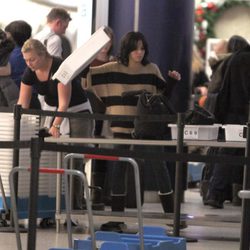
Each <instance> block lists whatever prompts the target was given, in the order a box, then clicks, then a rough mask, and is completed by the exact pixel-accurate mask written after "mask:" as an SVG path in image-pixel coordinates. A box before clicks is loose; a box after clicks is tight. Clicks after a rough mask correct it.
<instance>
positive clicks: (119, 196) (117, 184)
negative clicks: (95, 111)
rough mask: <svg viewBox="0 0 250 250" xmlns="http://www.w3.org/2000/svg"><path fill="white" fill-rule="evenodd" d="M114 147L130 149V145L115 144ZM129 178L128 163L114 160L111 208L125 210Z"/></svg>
mask: <svg viewBox="0 0 250 250" xmlns="http://www.w3.org/2000/svg"><path fill="white" fill-rule="evenodd" d="M114 149H129V145H114ZM126 178H127V163H126V162H120V161H114V162H113V166H112V187H111V209H112V211H124V209H125V197H126V194H127V190H126Z"/></svg>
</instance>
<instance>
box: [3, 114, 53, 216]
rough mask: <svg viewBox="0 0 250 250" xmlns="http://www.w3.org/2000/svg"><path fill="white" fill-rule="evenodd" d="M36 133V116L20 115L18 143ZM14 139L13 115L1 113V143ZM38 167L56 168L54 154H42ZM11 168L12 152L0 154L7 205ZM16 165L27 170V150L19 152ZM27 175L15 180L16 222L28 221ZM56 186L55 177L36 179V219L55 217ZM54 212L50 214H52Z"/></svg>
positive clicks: (5, 151)
mask: <svg viewBox="0 0 250 250" xmlns="http://www.w3.org/2000/svg"><path fill="white" fill-rule="evenodd" d="M38 129H39V118H38V116H32V115H22V118H21V128H20V140H21V141H28V140H30V139H31V138H32V137H35V136H37V133H38ZM13 136H14V118H13V113H0V141H12V140H13ZM40 162H41V166H43V167H49V168H51V167H54V168H55V167H56V154H55V153H53V152H47V151H44V152H42V154H41V159H40ZM12 164H13V149H1V150H0V174H1V177H2V181H3V187H4V191H5V195H6V200H7V205H8V206H9V205H10V189H9V180H8V177H9V173H10V171H11V169H12ZM19 165H20V166H26V167H28V166H30V149H28V148H25V149H20V151H19ZM29 176H30V175H29V174H28V173H23V172H22V173H20V175H19V178H18V213H19V218H20V219H21V218H27V216H28V212H27V208H28V197H29V183H30V182H29ZM55 196H56V182H55V177H54V176H48V175H41V176H40V178H39V201H38V202H39V203H38V209H39V211H38V216H39V217H40V218H45V217H51V216H54V212H55ZM0 208H3V200H2V196H1V194H0ZM52 212H53V213H52Z"/></svg>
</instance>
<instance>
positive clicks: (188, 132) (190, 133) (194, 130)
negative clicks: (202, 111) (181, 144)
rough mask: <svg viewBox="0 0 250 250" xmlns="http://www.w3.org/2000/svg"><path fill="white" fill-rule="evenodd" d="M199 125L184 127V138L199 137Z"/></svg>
mask: <svg viewBox="0 0 250 250" xmlns="http://www.w3.org/2000/svg"><path fill="white" fill-rule="evenodd" d="M198 129H199V128H198V127H189V128H185V129H184V139H198V135H199V133H198Z"/></svg>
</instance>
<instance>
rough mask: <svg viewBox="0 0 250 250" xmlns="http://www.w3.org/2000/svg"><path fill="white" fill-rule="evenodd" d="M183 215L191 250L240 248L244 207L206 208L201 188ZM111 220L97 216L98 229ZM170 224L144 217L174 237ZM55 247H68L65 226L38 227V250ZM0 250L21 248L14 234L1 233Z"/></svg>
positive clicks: (81, 231)
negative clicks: (242, 209) (57, 228)
mask: <svg viewBox="0 0 250 250" xmlns="http://www.w3.org/2000/svg"><path fill="white" fill-rule="evenodd" d="M107 209H109V208H107ZM143 211H144V212H145V213H150V212H158V213H160V212H161V211H162V210H161V206H160V204H159V203H145V204H144V205H143ZM181 212H182V214H188V218H189V219H187V220H186V222H187V227H186V228H185V229H181V231H180V235H181V236H182V237H185V238H186V239H187V250H222V249H227V250H237V249H239V245H240V242H239V239H240V217H241V207H235V206H232V205H231V204H229V203H228V204H225V207H224V209H212V208H210V207H207V206H204V205H203V204H202V200H201V197H200V194H199V189H198V188H192V189H188V190H187V191H186V192H185V202H184V203H182V205H181ZM74 219H77V220H78V222H79V226H78V227H75V228H74V229H73V233H74V234H73V237H74V238H78V239H83V238H85V237H86V236H87V234H86V227H87V220H86V219H87V217H85V216H83V217H79V218H77V217H76V218H74ZM118 219H119V221H121V219H122V220H123V221H125V222H126V225H127V229H128V230H131V231H133V229H134V230H136V228H137V221H136V218H132V219H131V218H127V217H124V218H118ZM110 220H113V217H112V218H110V217H107V216H98V217H94V221H95V228H98V227H99V226H100V225H101V224H102V223H105V222H108V221H110ZM61 222H63V221H61ZM166 224H168V225H166ZM169 224H171V223H169V222H167V223H166V221H164V220H163V219H155V218H144V225H160V226H163V227H165V228H166V231H167V232H168V233H169V234H171V231H172V227H171V225H169ZM0 231H1V230H0ZM21 239H22V247H23V249H27V233H25V232H24V233H22V234H21ZM52 247H61V248H62V247H67V230H66V228H65V227H64V226H63V223H62V224H61V226H60V233H56V229H55V227H52V228H46V229H42V228H39V227H38V228H37V237H36V249H37V250H48V249H49V248H52ZM0 249H1V250H15V249H17V247H16V240H15V234H14V233H13V232H0Z"/></svg>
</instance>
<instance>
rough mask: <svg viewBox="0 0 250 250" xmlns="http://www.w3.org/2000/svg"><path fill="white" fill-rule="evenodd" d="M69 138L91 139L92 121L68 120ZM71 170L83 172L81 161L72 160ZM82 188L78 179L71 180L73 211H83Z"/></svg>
mask: <svg viewBox="0 0 250 250" xmlns="http://www.w3.org/2000/svg"><path fill="white" fill-rule="evenodd" d="M69 123H70V137H73V138H84V137H93V124H94V123H93V121H92V120H87V119H82V118H70V120H69ZM73 169H76V170H79V171H81V172H84V163H83V160H81V159H73ZM85 206H86V204H85V199H84V188H83V183H82V180H80V179H79V177H74V178H73V209H84V208H85Z"/></svg>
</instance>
